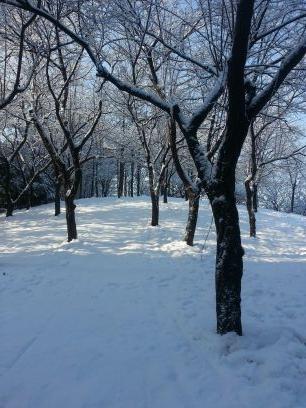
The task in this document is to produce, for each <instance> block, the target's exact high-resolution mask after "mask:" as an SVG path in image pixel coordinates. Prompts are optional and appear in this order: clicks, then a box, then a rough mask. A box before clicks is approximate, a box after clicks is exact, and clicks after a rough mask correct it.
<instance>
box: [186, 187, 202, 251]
mask: <svg viewBox="0 0 306 408" xmlns="http://www.w3.org/2000/svg"><path fill="white" fill-rule="evenodd" d="M199 203H200V194H195V193H189V194H188V204H189V210H188V220H187V225H186V232H185V237H184V241H186V243H187V245H190V246H193V240H194V235H195V231H196V227H197V220H198V213H199Z"/></svg>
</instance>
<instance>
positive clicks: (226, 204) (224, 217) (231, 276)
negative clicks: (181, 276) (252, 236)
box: [210, 192, 243, 336]
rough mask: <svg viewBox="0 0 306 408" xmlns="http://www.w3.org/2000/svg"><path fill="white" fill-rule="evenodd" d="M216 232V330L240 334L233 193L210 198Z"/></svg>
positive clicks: (239, 252) (239, 275) (238, 244)
mask: <svg viewBox="0 0 306 408" xmlns="http://www.w3.org/2000/svg"><path fill="white" fill-rule="evenodd" d="M210 202H211V206H212V211H213V215H214V221H215V226H216V232H217V252H216V312H217V332H218V333H219V334H225V333H228V332H232V331H233V332H236V333H237V334H238V335H240V336H241V335H242V326H241V308H240V302H241V298H240V294H241V279H242V272H243V262H242V257H243V248H242V245H241V238H240V228H239V216H238V211H237V207H236V203H235V198H234V194H229V193H228V192H227V193H223V194H218V195H214V196H213V197H210Z"/></svg>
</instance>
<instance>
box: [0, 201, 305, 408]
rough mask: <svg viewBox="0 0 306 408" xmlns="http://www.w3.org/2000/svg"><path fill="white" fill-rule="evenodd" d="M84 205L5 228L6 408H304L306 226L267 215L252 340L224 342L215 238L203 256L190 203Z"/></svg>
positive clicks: (253, 246)
mask: <svg viewBox="0 0 306 408" xmlns="http://www.w3.org/2000/svg"><path fill="white" fill-rule="evenodd" d="M149 215H150V203H149V201H148V200H146V199H124V200H117V199H89V200H80V201H79V202H78V207H77V220H78V226H79V236H80V239H79V241H77V242H73V243H71V244H67V243H65V242H63V241H64V239H65V218H64V214H62V215H61V216H60V217H59V218H55V217H54V216H53V206H52V205H46V206H41V207H38V208H34V209H31V210H30V211H20V212H17V213H16V215H15V216H14V217H13V218H12V219H9V220H6V219H5V218H4V217H1V218H0V223H1V231H2V232H1V236H0V253H1V255H0V271H1V274H0V282H1V286H0V407H1V408H81V407H82V408H93V407H96V408H121V407H122V408H204V407H208V408H210V407H214V408H232V407H233V408H234V407H235V408H237V407H239V408H244V407H245V408H253V407H254V408H255V407H256V408H258V407H269V408H303V407H305V406H306V405H305V404H306V403H305V401H306V324H305V323H306V321H305V302H306V301H305V299H306V240H305V238H306V219H305V218H303V217H300V216H295V215H288V214H280V213H276V212H272V211H265V210H261V211H260V213H259V215H258V230H259V233H258V239H250V238H248V237H247V217H246V212H245V210H244V209H243V208H241V209H240V217H241V226H242V231H243V244H244V248H245V250H246V256H245V274H244V278H243V305H242V307H243V328H244V336H243V337H241V338H239V337H237V336H235V335H233V334H229V335H226V336H223V337H220V336H218V335H216V334H215V311H214V309H215V303H214V271H213V269H214V251H215V243H214V239H215V236H214V231H213V227H212V230H211V232H210V234H209V236H208V239H207V240H206V243H205V247H204V248H203V243H204V240H205V237H206V236H207V232H208V231H209V228H210V224H211V213H210V210H209V208H208V204H207V202H206V201H202V203H201V210H200V219H199V228H198V230H197V235H196V242H197V245H196V246H195V247H194V248H188V247H187V246H186V245H185V244H184V243H182V242H181V237H182V234H183V231H184V225H185V219H186V217H187V205H186V203H185V202H184V201H182V200H171V202H170V203H169V204H161V214H160V224H161V226H160V227H157V228H152V227H150V226H149V225H148V218H149Z"/></svg>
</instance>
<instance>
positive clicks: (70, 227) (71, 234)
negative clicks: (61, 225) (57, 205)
mask: <svg viewBox="0 0 306 408" xmlns="http://www.w3.org/2000/svg"><path fill="white" fill-rule="evenodd" d="M65 205H66V222H67V234H68V242H70V241H72V240H73V239H77V238H78V234H77V228H76V222H75V208H76V205H75V204H74V199H73V198H72V197H68V198H65Z"/></svg>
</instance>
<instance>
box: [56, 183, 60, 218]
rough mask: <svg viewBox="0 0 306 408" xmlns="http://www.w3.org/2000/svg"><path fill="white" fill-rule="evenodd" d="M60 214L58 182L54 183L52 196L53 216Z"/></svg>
mask: <svg viewBox="0 0 306 408" xmlns="http://www.w3.org/2000/svg"><path fill="white" fill-rule="evenodd" d="M60 213H61V182H60V181H59V180H57V181H56V183H55V195H54V215H55V217H56V216H58V215H60Z"/></svg>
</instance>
